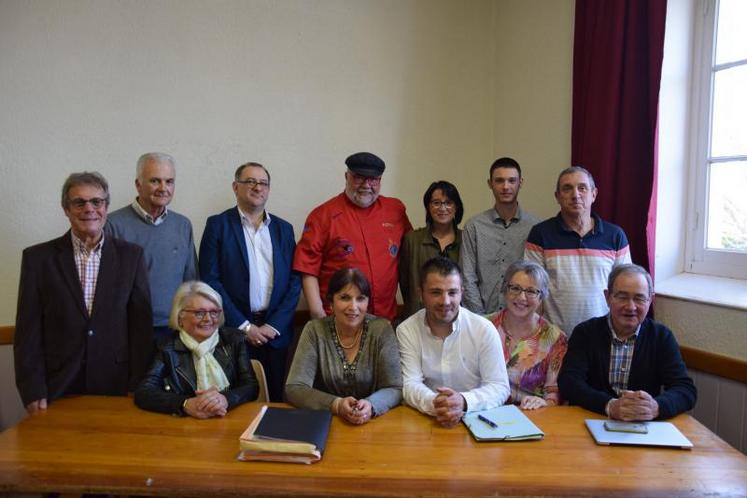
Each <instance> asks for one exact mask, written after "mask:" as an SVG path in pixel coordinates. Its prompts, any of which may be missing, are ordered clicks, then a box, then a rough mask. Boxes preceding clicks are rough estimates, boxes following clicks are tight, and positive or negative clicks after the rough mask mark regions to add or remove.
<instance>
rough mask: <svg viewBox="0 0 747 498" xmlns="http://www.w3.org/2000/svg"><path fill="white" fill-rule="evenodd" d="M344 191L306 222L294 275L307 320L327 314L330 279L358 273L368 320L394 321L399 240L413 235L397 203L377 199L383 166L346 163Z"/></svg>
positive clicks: (373, 160) (360, 156)
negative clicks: (366, 288) (367, 289)
mask: <svg viewBox="0 0 747 498" xmlns="http://www.w3.org/2000/svg"><path fill="white" fill-rule="evenodd" d="M345 164H346V165H347V167H348V170H347V171H346V172H345V191H344V192H343V193H341V194H340V195H338V196H335V197H333V198H332V199H330V200H328V201H326V202H325V203H323V204H321V205H320V206H317V207H316V208H315V209H314V210H313V211H312V212H311V214H309V216H308V218H307V219H306V225H305V226H304V229H303V235H302V236H301V240H300V241H299V242H298V245H297V246H296V254H295V257H294V259H293V269H294V270H296V271H298V272H300V273H302V274H303V292H304V295H305V296H306V302H307V303H308V304H309V311H310V312H311V317H312V318H322V317H324V316H325V315H326V314H327V313H328V312H329V303H323V297H322V296H326V294H327V285H328V283H329V279H330V277H331V276H332V274H333V273H334V272H335V271H337V270H339V269H340V268H358V269H359V270H361V271H362V272H363V273H364V274H365V275H366V278H368V281H369V282H370V284H371V300H370V303H369V307H368V311H369V313H371V314H374V315H377V316H381V317H384V318H387V319H389V320H393V319H394V317H395V316H396V315H397V281H398V272H397V265H398V261H399V248H400V244H401V242H402V237H403V236H404V234H405V233H407V232H409V231H410V230H412V225H411V224H410V220H409V219H407V213H406V212H405V206H404V204H402V201H400V200H399V199H395V198H392V197H384V196H382V195H379V190H380V189H381V175H382V174H383V173H384V168H385V165H384V161H382V160H381V159H380V158H379V157H377V156H376V155H374V154H371V153H369V152H358V153H356V154H353V155H352V156H350V157H348V158H347V159H346V160H345Z"/></svg>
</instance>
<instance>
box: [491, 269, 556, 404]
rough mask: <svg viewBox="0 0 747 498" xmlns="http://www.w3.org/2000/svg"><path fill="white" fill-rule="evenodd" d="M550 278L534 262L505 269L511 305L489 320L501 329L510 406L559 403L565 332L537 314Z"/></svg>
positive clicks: (508, 299)
mask: <svg viewBox="0 0 747 498" xmlns="http://www.w3.org/2000/svg"><path fill="white" fill-rule="evenodd" d="M547 289H548V276H547V272H546V271H545V269H544V268H542V267H541V266H540V265H538V264H537V263H534V262H530V261H517V262H515V263H513V264H512V265H511V266H509V267H508V268H507V269H506V274H505V276H504V278H503V285H502V287H501V292H502V293H503V295H504V297H505V299H506V307H505V308H504V309H503V310H502V311H499V312H498V313H496V314H494V315H491V316H489V317H488V318H489V319H490V320H491V321H492V322H493V324H494V325H495V327H496V328H497V329H498V333H499V334H500V336H501V341H502V344H503V356H504V357H505V360H506V369H507V370H508V378H509V381H510V384H511V397H510V398H509V401H508V402H509V403H514V404H517V405H519V406H520V407H521V408H523V409H525V410H534V409H536V408H541V407H543V406H552V405H557V404H558V403H560V394H559V392H558V372H560V365H561V364H562V362H563V357H564V356H565V352H566V350H567V348H568V341H567V339H566V336H565V334H564V333H563V331H562V330H560V329H559V328H558V327H556V326H555V325H553V324H551V323H550V322H548V321H547V320H545V319H544V318H542V317H541V316H540V314H539V313H538V309H539V308H540V306H541V304H542V300H543V299H544V298H545V296H547V292H548V290H547Z"/></svg>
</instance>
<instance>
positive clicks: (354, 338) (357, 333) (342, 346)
mask: <svg viewBox="0 0 747 498" xmlns="http://www.w3.org/2000/svg"><path fill="white" fill-rule="evenodd" d="M362 331H363V327H361V328H359V329H358V331H357V332H356V333H355V337H353V342H351V343H350V345H349V346H346V345H345V344H343V342H342V337H340V333H339V332H338V331H337V325H335V335H336V336H337V342H339V343H340V347H341V348H342V349H353V348H354V347H355V346H356V344H358V341H360V339H361V332H362Z"/></svg>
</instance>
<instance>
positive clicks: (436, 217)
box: [399, 180, 464, 319]
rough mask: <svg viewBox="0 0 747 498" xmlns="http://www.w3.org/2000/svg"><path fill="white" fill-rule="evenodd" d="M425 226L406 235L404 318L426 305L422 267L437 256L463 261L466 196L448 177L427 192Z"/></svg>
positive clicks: (402, 272) (402, 261) (402, 255)
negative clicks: (462, 225) (420, 293)
mask: <svg viewBox="0 0 747 498" xmlns="http://www.w3.org/2000/svg"><path fill="white" fill-rule="evenodd" d="M423 206H424V207H425V226H424V227H423V228H418V229H417V230H413V231H412V232H409V233H407V234H406V235H405V238H404V240H403V241H402V249H401V251H400V258H399V288H400V290H401V291H402V298H403V299H404V309H403V312H402V318H403V319H404V318H407V317H408V316H410V315H412V314H413V313H415V312H416V311H418V310H419V309H421V308H422V307H423V302H422V301H421V299H420V298H419V296H418V288H419V287H420V267H421V266H423V263H425V262H426V261H428V260H429V259H431V258H434V257H436V256H444V257H446V258H449V259H450V260H452V261H454V262H455V263H459V248H460V247H461V245H462V231H461V230H460V229H459V228H458V225H459V223H461V222H462V216H464V206H463V205H462V198H461V197H460V196H459V191H458V190H457V188H456V187H455V186H454V185H453V184H451V183H449V182H447V181H444V180H440V181H437V182H433V183H431V186H430V187H428V190H426V191H425V195H423Z"/></svg>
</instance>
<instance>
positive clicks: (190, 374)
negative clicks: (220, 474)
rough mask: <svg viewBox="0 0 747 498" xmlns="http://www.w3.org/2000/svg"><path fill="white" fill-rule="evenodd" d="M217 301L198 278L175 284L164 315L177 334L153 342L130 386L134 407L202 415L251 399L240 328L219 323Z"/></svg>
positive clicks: (253, 387) (252, 382)
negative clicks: (143, 370) (144, 369)
mask: <svg viewBox="0 0 747 498" xmlns="http://www.w3.org/2000/svg"><path fill="white" fill-rule="evenodd" d="M222 305H223V300H222V299H221V297H220V294H218V293H217V292H216V291H215V290H213V288H212V287H210V286H209V285H208V284H206V283H204V282H197V281H190V282H185V283H183V284H182V285H180V286H179V288H178V289H177V291H176V294H175V295H174V301H173V305H172V307H171V315H170V316H169V326H170V327H171V328H172V329H174V330H176V331H177V332H178V333H177V334H175V335H174V336H173V338H171V339H169V340H168V341H164V342H163V343H162V344H159V346H158V351H157V353H156V358H155V360H154V361H153V365H152V366H151V367H150V370H149V371H148V373H147V374H146V375H145V378H143V380H142V382H141V383H140V385H139V386H138V388H137V389H136V390H135V404H136V405H137V406H138V407H140V408H142V409H144V410H150V411H154V412H161V413H168V414H172V415H189V416H190V417H195V418H203V419H204V418H210V417H222V416H224V415H225V414H226V413H227V412H228V410H230V409H231V408H233V407H235V406H237V405H240V404H242V403H246V402H247V401H252V400H254V399H256V398H257V392H258V387H257V379H256V378H255V377H254V371H253V370H252V366H251V362H250V361H249V350H248V347H247V345H246V340H245V339H244V333H243V332H241V331H240V330H238V329H233V328H229V327H222V325H223V310H222V309H221V307H222Z"/></svg>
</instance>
